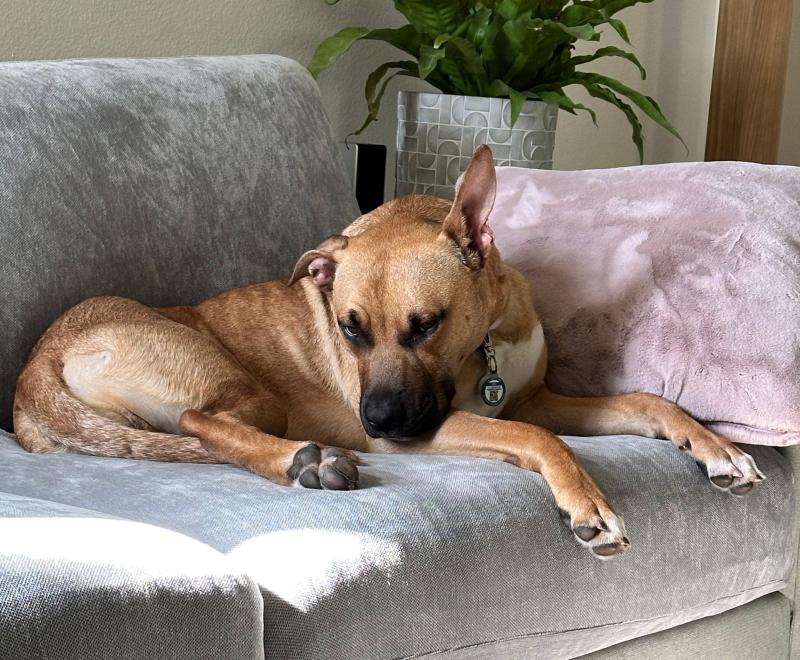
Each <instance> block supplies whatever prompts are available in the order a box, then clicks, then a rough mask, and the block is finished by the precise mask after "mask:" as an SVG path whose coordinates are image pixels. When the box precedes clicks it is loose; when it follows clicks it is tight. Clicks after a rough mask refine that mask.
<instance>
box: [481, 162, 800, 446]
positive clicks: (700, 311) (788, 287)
mask: <svg viewBox="0 0 800 660" xmlns="http://www.w3.org/2000/svg"><path fill="white" fill-rule="evenodd" d="M491 222H492V226H493V228H494V231H495V236H496V237H497V244H498V247H499V248H500V251H501V252H502V254H503V256H504V257H505V258H506V259H507V260H508V261H509V262H510V263H512V264H514V265H515V266H517V267H519V268H520V269H521V270H522V271H523V272H524V273H525V275H526V276H527V277H528V279H529V280H530V281H531V284H532V286H533V292H534V298H535V299H536V303H537V309H538V311H539V313H540V315H541V317H542V324H543V326H544V330H545V335H546V337H547V347H548V350H549V355H550V362H549V370H548V374H547V380H548V383H549V385H550V386H551V387H552V389H554V390H555V391H556V392H560V393H562V394H571V395H574V396H601V395H607V394H619V393H622V392H634V391H647V392H653V393H655V394H659V395H662V396H665V397H666V398H668V399H671V400H672V401H676V402H677V403H678V404H680V405H681V406H682V407H683V408H684V409H685V410H686V411H687V412H689V413H690V414H691V415H692V416H693V417H695V418H696V419H699V420H702V421H703V422H705V423H706V424H708V425H709V426H711V427H712V428H714V429H715V430H716V431H718V432H719V433H722V434H723V435H727V436H728V437H730V438H731V439H732V440H734V441H736V442H753V443H759V444H768V445H776V446H782V445H790V444H797V443H800V405H798V402H799V401H800V332H798V328H800V304H798V300H800V241H798V227H800V168H798V167H779V166H766V165H756V164H753V163H674V164H668V165H653V166H648V167H628V168H617V169H610V170H590V171H584V172H545V171H542V170H527V169H520V168H500V169H499V170H498V195H497V203H496V205H495V208H494V211H493V213H492V218H491Z"/></svg>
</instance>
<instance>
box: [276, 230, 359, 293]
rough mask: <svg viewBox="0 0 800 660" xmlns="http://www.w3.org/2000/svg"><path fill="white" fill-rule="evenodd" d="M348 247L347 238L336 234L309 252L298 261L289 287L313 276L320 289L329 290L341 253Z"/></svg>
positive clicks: (313, 280) (312, 279)
mask: <svg viewBox="0 0 800 660" xmlns="http://www.w3.org/2000/svg"><path fill="white" fill-rule="evenodd" d="M346 247H347V236H341V235H339V234H336V235H334V236H331V237H330V238H328V239H326V240H324V241H323V242H322V243H320V244H319V245H318V246H317V247H316V249H314V250H309V251H308V252H306V253H305V254H304V255H303V256H302V257H300V258H299V259H298V260H297V263H296V264H295V267H294V271H293V272H292V276H291V277H290V278H289V286H292V284H294V283H295V282H297V280H299V279H302V278H304V277H308V276H309V275H310V276H311V281H312V282H314V284H316V285H317V286H318V287H319V288H320V289H325V290H329V289H330V288H331V286H332V285H333V279H334V277H335V276H336V265H337V263H338V262H337V259H338V256H339V253H340V252H341V251H342V250H344V249H345V248H346Z"/></svg>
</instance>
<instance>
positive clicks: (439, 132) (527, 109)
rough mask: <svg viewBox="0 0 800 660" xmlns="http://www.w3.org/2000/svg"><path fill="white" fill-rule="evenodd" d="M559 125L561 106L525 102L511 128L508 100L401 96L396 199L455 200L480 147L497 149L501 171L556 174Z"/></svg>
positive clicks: (403, 94)
mask: <svg viewBox="0 0 800 660" xmlns="http://www.w3.org/2000/svg"><path fill="white" fill-rule="evenodd" d="M557 119H558V106H557V105H556V104H554V103H544V102H542V101H526V102H525V105H524V106H523V107H522V113H521V114H520V116H519V119H517V122H516V124H514V127H513V128H512V127H511V102H510V101H509V100H508V99H500V98H487V97H483V96H453V95H450V94H438V93H423V92H400V94H399V96H398V99H397V172H396V182H397V194H398V195H410V194H427V195H435V196H437V197H444V198H446V199H453V196H454V193H455V184H456V181H457V180H458V177H459V176H460V175H461V173H462V172H463V171H464V170H465V169H466V167H467V163H469V159H470V156H471V155H472V152H473V151H474V150H475V148H476V147H477V146H478V145H480V144H488V145H489V146H490V147H491V148H492V152H493V153H494V162H495V164H496V165H512V166H515V167H528V168H537V169H545V170H549V169H552V167H553V148H554V146H555V133H556V121H557Z"/></svg>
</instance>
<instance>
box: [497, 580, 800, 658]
mask: <svg viewBox="0 0 800 660" xmlns="http://www.w3.org/2000/svg"><path fill="white" fill-rule="evenodd" d="M791 616H792V608H791V603H790V602H789V601H788V600H787V599H786V598H784V597H783V596H779V595H778V594H771V595H769V596H765V597H764V598H759V599H758V600H756V601H754V602H752V603H749V604H747V605H743V606H742V607H737V608H736V609H733V610H730V611H728V612H725V613H724V614H719V615H717V616H715V617H712V618H710V619H702V620H700V621H693V622H692V623H689V624H686V625H685V626H680V627H678V628H674V629H672V630H666V631H664V632H660V633H657V634H655V635H648V636H647V637H640V638H638V639H635V640H631V641H630V642H626V643H625V644H619V645H615V646H612V647H610V648H607V649H604V650H602V651H598V652H597V653H592V654H590V655H587V656H584V658H583V660H664V659H665V658H669V660H706V659H707V658H724V659H725V660H778V659H780V658H786V657H788V654H789V641H790V640H789V620H790V619H791ZM505 657H506V658H507V659H508V660H513V659H512V657H511V656H505Z"/></svg>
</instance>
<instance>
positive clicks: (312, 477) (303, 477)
mask: <svg viewBox="0 0 800 660" xmlns="http://www.w3.org/2000/svg"><path fill="white" fill-rule="evenodd" d="M297 483H299V484H300V485H301V486H302V487H303V488H322V484H321V483H320V480H319V475H318V474H317V469H316V467H315V466H313V465H309V466H308V467H305V468H303V471H302V472H301V473H300V478H299V479H298V480H297Z"/></svg>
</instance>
